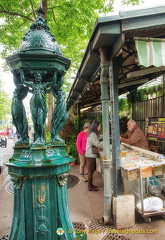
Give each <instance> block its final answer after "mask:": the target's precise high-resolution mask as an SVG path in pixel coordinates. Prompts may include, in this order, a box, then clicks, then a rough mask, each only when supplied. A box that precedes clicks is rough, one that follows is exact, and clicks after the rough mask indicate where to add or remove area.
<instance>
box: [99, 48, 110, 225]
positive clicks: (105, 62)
mask: <svg viewBox="0 0 165 240" xmlns="http://www.w3.org/2000/svg"><path fill="white" fill-rule="evenodd" d="M99 52H100V59H101V75H100V85H101V103H102V125H103V176H104V216H103V217H102V218H103V221H104V223H105V224H107V223H110V222H112V219H111V218H112V212H111V205H112V204H111V202H112V174H111V169H112V168H111V153H110V132H109V94H108V84H109V81H108V77H109V56H108V55H107V52H108V51H107V49H106V48H99Z"/></svg>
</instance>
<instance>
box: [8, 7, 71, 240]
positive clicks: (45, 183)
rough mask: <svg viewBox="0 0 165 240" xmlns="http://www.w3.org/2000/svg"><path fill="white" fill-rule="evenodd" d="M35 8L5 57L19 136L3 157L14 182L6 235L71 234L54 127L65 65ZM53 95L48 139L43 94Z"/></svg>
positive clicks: (32, 239)
mask: <svg viewBox="0 0 165 240" xmlns="http://www.w3.org/2000/svg"><path fill="white" fill-rule="evenodd" d="M43 15H44V11H43V9H42V8H39V9H38V11H37V19H36V20H35V22H34V23H33V24H32V25H31V26H30V30H29V31H28V32H27V33H26V34H25V36H24V38H23V41H22V43H21V45H20V48H19V50H18V51H17V52H16V53H14V54H13V55H12V56H10V57H8V58H7V59H6V61H7V63H8V65H9V66H10V68H11V71H12V73H13V80H14V83H15V86H16V88H15V90H14V94H13V101H12V107H11V110H12V119H13V124H14V125H15V127H16V130H17V132H18V134H19V135H20V139H19V141H17V142H16V143H15V146H14V154H13V156H12V157H11V158H10V159H9V162H8V163H6V165H7V166H8V169H9V174H10V176H11V180H12V182H13V185H14V212H13V222H12V226H11V232H10V237H9V239H10V240H56V239H61V240H62V239H65V240H72V239H75V234H74V231H73V230H72V229H73V226H72V223H71V221H70V216H69V211H68V196H67V176H68V172H69V170H70V163H71V162H73V161H74V160H73V159H72V158H71V157H70V156H69V155H67V153H66V151H65V143H64V141H63V140H62V139H60V137H59V136H58V133H59V132H60V130H61V129H62V127H63V126H64V124H65V121H66V103H65V94H64V92H63V91H62V90H61V86H62V85H63V82H64V74H65V72H66V71H67V69H68V68H69V66H70V60H69V59H68V58H65V57H64V56H63V55H62V53H61V52H60V49H59V47H58V44H57V42H56V39H55V38H54V36H53V35H52V34H51V32H50V29H49V27H48V26H47V25H46V22H45V20H44V18H43ZM28 92H31V93H32V97H31V100H30V111H31V116H32V120H33V125H34V140H33V142H32V143H30V142H29V137H28V121H27V117H26V111H25V107H24V105H23V99H24V98H25V97H26V96H27V94H28ZM49 92H52V93H53V96H54V97H55V98H56V106H55V109H54V113H53V117H52V124H51V142H49V143H46V141H45V139H44V130H45V121H46V117H47V104H46V94H47V93H49Z"/></svg>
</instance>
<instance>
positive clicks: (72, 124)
mask: <svg viewBox="0 0 165 240" xmlns="http://www.w3.org/2000/svg"><path fill="white" fill-rule="evenodd" d="M77 135H78V116H75V115H74V114H71V115H70V117H69V118H67V122H66V124H65V126H64V127H63V129H62V130H61V132H60V136H61V138H62V139H63V140H64V141H65V143H66V151H67V153H68V154H69V155H70V156H72V157H73V158H74V159H75V160H76V159H77V150H76V139H77Z"/></svg>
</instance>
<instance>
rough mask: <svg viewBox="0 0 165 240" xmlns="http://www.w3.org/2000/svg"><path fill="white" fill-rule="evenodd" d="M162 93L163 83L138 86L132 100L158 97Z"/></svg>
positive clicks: (138, 100) (137, 100)
mask: <svg viewBox="0 0 165 240" xmlns="http://www.w3.org/2000/svg"><path fill="white" fill-rule="evenodd" d="M162 95H163V85H162V84H160V85H157V86H152V87H148V88H147V87H146V88H140V89H137V90H136V91H135V94H134V101H135V102H142V101H146V100H148V99H152V98H156V97H160V96H162Z"/></svg>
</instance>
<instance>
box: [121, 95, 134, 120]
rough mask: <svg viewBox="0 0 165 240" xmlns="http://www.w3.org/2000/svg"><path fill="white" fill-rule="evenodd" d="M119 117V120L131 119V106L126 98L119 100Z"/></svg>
mask: <svg viewBox="0 0 165 240" xmlns="http://www.w3.org/2000/svg"><path fill="white" fill-rule="evenodd" d="M119 116H120V118H122V117H126V118H130V117H131V105H130V102H129V99H128V98H119Z"/></svg>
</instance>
